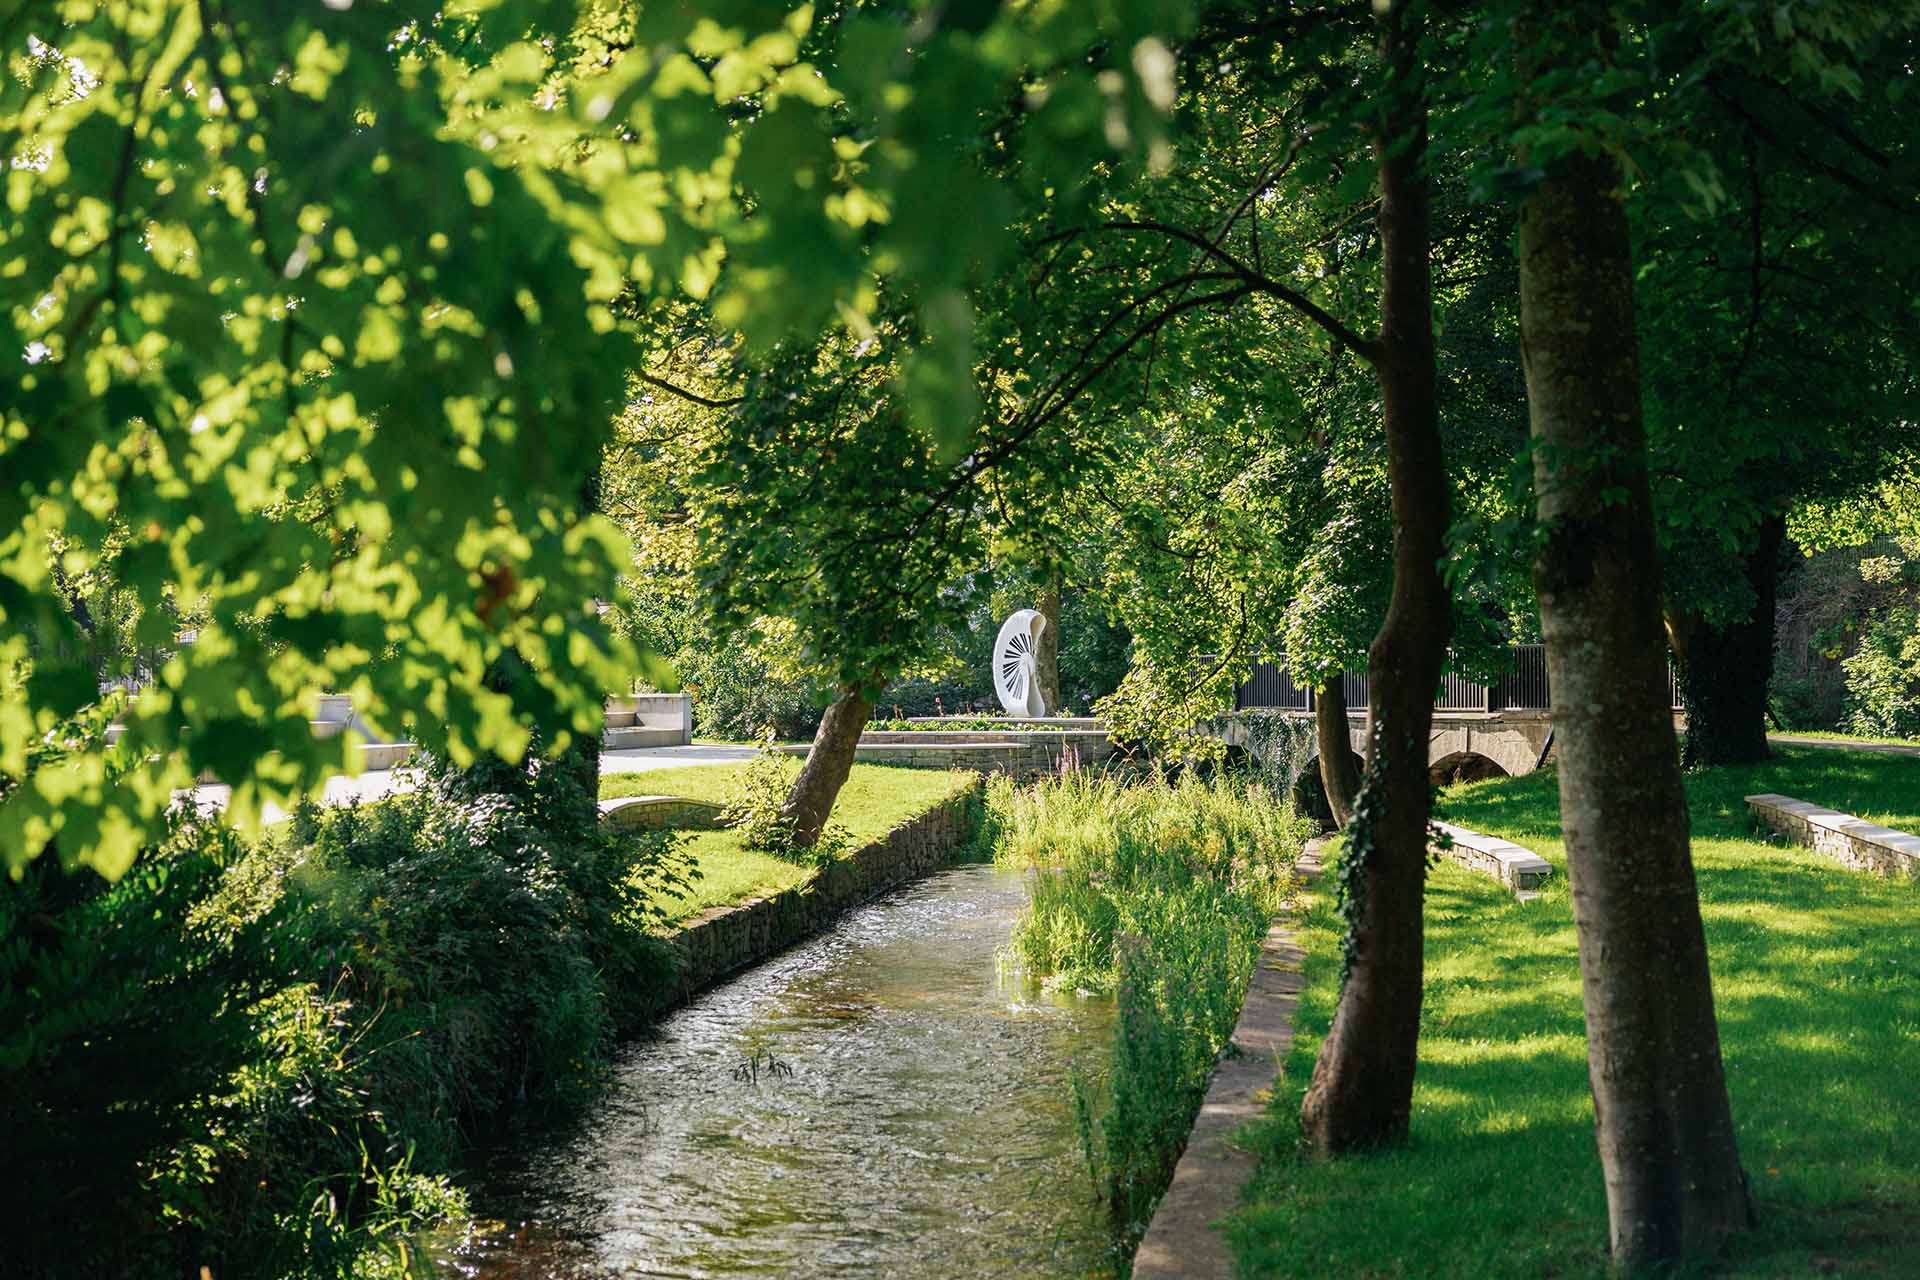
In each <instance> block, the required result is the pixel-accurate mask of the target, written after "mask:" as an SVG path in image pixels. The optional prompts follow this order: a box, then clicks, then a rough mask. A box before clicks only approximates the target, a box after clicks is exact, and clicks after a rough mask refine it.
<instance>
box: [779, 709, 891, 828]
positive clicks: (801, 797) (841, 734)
mask: <svg viewBox="0 0 1920 1280" xmlns="http://www.w3.org/2000/svg"><path fill="white" fill-rule="evenodd" d="M872 714H873V699H871V698H869V697H868V696H867V694H866V691H865V690H864V689H860V688H854V687H847V688H843V689H841V691H840V696H839V697H837V698H835V699H834V700H833V701H832V702H831V703H830V704H828V706H827V713H826V714H825V715H823V716H821V717H820V728H819V729H818V730H816V731H815V732H814V735H813V746H812V747H810V748H808V750H807V760H806V763H805V764H803V765H801V766H800V775H799V776H798V777H796V778H795V779H794V780H793V788H792V790H790V791H788V792H787V800H786V803H785V804H783V805H781V806H780V816H781V817H783V818H785V819H787V821H789V822H791V823H792V824H793V843H794V845H795V847H797V848H802V849H806V848H811V847H812V846H813V844H814V843H815V842H816V841H817V840H819V839H820V833H821V832H822V831H823V830H825V829H826V825H827V819H828V817H830V816H831V815H832V813H833V802H834V800H835V799H836V798H838V797H839V795H840V788H841V787H843V786H845V785H846V783H847V775H848V774H849V773H851V772H853V753H854V748H855V747H857V746H859V745H860V733H861V731H862V730H864V729H865V728H866V727H867V718H868V717H869V716H871V715H872Z"/></svg>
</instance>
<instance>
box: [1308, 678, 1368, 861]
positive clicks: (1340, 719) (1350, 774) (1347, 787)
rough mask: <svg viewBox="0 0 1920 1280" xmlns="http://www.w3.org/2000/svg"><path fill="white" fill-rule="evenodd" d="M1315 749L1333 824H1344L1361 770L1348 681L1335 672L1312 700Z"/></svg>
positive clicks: (1342, 825)
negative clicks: (1351, 727) (1355, 757)
mask: <svg viewBox="0 0 1920 1280" xmlns="http://www.w3.org/2000/svg"><path fill="white" fill-rule="evenodd" d="M1313 738H1314V743H1313V745H1314V749H1315V750H1317V751H1318V752H1319V753H1320V785H1321V787H1322V788H1323V789H1325V791H1326V793H1327V808H1328V809H1329V810H1331V811H1332V813H1333V825H1334V826H1336V827H1341V828H1344V827H1345V826H1346V825H1347V823H1348V821H1349V820H1350V819H1351V818H1352V817H1353V797H1354V793H1355V792H1357V791H1359V790H1360V773H1359V770H1357V769H1355V768H1354V767H1353V734H1352V732H1351V731H1350V730H1349V729H1348V727H1347V682H1346V678H1345V677H1344V676H1341V675H1338V674H1336V675H1335V676H1334V677H1333V678H1332V679H1330V680H1328V681H1327V682H1326V683H1325V684H1324V685H1322V686H1320V692H1319V693H1318V694H1317V695H1315V697H1314V700H1313Z"/></svg>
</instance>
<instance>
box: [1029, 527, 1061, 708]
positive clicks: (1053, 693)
mask: <svg viewBox="0 0 1920 1280" xmlns="http://www.w3.org/2000/svg"><path fill="white" fill-rule="evenodd" d="M1040 612H1041V613H1042V614H1043V615H1045V617H1046V619H1047V625H1046V626H1045V627H1044V628H1042V629H1041V632H1040V639H1039V640H1038V642H1036V643H1035V645H1034V650H1033V679H1034V683H1035V684H1036V685H1038V686H1039V689H1040V700H1041V701H1042V702H1044V703H1046V704H1047V714H1048V715H1050V716H1052V715H1059V714H1060V706H1061V698H1060V566H1059V565H1057V564H1053V563H1051V562H1050V563H1049V564H1048V565H1047V572H1046V576H1045V577H1044V578H1042V579H1041V585H1040Z"/></svg>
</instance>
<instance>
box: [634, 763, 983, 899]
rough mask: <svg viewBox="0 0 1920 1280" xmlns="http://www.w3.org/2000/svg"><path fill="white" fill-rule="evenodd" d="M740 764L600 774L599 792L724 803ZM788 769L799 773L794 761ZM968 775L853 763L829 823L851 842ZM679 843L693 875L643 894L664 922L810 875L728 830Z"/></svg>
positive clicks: (949, 790)
mask: <svg viewBox="0 0 1920 1280" xmlns="http://www.w3.org/2000/svg"><path fill="white" fill-rule="evenodd" d="M746 768H747V766H746V765H745V764H708V765H693V766H690V767H688V768H685V769H657V770H653V771H650V772H647V773H622V774H612V775H609V776H607V777H604V778H602V779H601V780H600V798H601V799H603V800H611V799H614V798H616V797H619V796H684V797H685V798H687V799H689V800H702V801H705V802H707V803H709V804H726V803H727V802H728V800H729V799H731V798H732V796H733V793H734V789H735V787H736V785H737V783H738V781H739V779H740V777H741V775H742V773H743V772H744V771H745V769H746ZM793 768H794V770H795V771H798V769H799V762H798V761H795V762H794V765H793ZM972 777H973V775H972V774H969V773H948V772H944V771H939V770H932V769H899V768H890V767H888V766H886V765H875V764H856V765H854V766H853V772H852V773H851V774H849V775H848V777H847V784H846V786H844V787H843V788H841V791H840V796H839V798H838V799H837V800H836V801H835V802H834V806H833V823H834V825H835V826H837V827H840V828H841V829H843V830H844V831H845V832H846V839H847V842H848V844H849V845H850V846H851V847H853V848H858V847H859V846H861V845H864V844H867V843H869V842H871V841H873V840H877V839H879V838H880V837H881V836H883V835H885V834H886V833H887V832H889V831H891V830H892V829H893V828H895V827H897V826H899V825H900V824H901V823H902V822H905V821H906V820H907V819H909V818H914V817H918V816H919V815H920V814H923V813H925V812H927V811H928V810H929V809H932V808H934V807H935V806H937V805H940V804H942V803H944V802H946V801H947V800H949V799H951V798H952V797H953V796H955V795H957V794H958V793H959V792H961V791H963V790H965V789H966V787H967V786H968V785H969V783H970V781H971V779H972ZM680 849H681V852H683V853H684V854H685V856H686V857H687V859H688V861H689V863H690V865H691V866H692V868H693V870H694V872H695V873H696V874H695V877H694V878H693V879H691V880H690V881H688V882H687V883H684V884H661V885H658V886H656V887H655V888H654V889H653V892H652V896H651V899H650V900H651V901H652V902H653V904H654V905H655V906H657V907H658V908H659V909H660V910H661V911H662V912H663V913H664V915H665V918H666V919H667V920H669V921H674V920H684V919H687V918H688V917H690V916H696V915H698V914H700V913H701V912H702V911H706V910H708V909H710V908H712V907H720V906H728V905H730V904H732V903H735V902H740V901H743V900H745V899H747V898H753V897H760V896H762V895H765V894H768V893H775V892H778V891H779V890H781V889H790V888H792V887H793V886H795V885H799V884H804V883H806V882H807V880H809V879H810V878H812V876H813V874H814V869H813V868H812V867H808V866H804V865H802V864H800V863H797V862H791V861H787V860H785V859H782V858H777V857H774V856H773V855H772V854H769V853H764V852H761V851H759V850H756V849H749V848H747V847H746V846H745V844H744V843H743V842H742V841H741V839H740V837H739V836H738V835H736V834H735V833H734V832H732V831H698V832H689V833H687V834H686V835H685V836H683V837H681V845H680Z"/></svg>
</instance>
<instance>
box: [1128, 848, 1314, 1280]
mask: <svg viewBox="0 0 1920 1280" xmlns="http://www.w3.org/2000/svg"><path fill="white" fill-rule="evenodd" d="M1327 844H1328V840H1327V838H1326V837H1318V838H1316V839H1313V840H1309V841H1307V847H1306V849H1305V851H1303V852H1302V853H1301V855H1300V863H1299V868H1300V876H1301V879H1302V880H1305V881H1311V880H1312V879H1313V877H1314V876H1315V875H1317V874H1318V873H1319V871H1320V854H1321V851H1322V850H1324V849H1325V848H1326V846H1327ZM1290 915H1291V912H1288V911H1283V912H1282V914H1281V918H1280V919H1278V920H1276V921H1275V922H1274V924H1273V927H1272V928H1271V929H1270V930H1268V932H1267V937H1266V941H1264V942H1262V943H1261V944H1260V961H1259V965H1258V967H1257V968H1255V969H1254V971H1253V979H1252V980H1251V981H1250V982H1249V983H1248V984H1247V1002H1246V1004H1245V1005H1243V1006H1242V1007H1241V1009H1240V1021H1239V1022H1237V1023H1236V1024H1234V1028H1233V1048H1234V1051H1235V1052H1234V1053H1233V1054H1232V1055H1231V1056H1229V1057H1228V1058H1227V1059H1226V1060H1225V1061H1223V1062H1221V1063H1220V1065H1219V1067H1218V1068H1216V1069H1215V1071H1214V1073H1213V1083H1212V1084H1210V1085H1208V1086H1207V1096H1206V1098H1205V1100H1203V1101H1202V1102H1201V1104H1200V1114H1199V1115H1198V1116H1196V1117H1194V1121H1193V1132H1192V1133H1190V1134H1188V1135H1187V1149H1186V1151H1184V1152H1183V1153H1182V1154H1181V1156H1180V1163H1179V1164H1178V1165H1176V1166H1175V1167H1174V1170H1173V1181H1172V1182H1171V1183H1169V1184H1168V1186H1167V1194H1166V1195H1164V1196H1162V1197H1161V1199H1160V1207H1159V1208H1157V1209H1155V1210H1154V1213H1153V1222H1152V1224H1151V1225H1150V1226H1149V1227H1148V1228H1147V1234H1146V1236H1145V1237H1144V1238H1143V1239H1142V1240H1141V1241H1140V1249H1139V1252H1137V1253H1136V1254H1134V1256H1133V1275H1134V1280H1216V1278H1217V1280H1230V1277H1232V1275H1233V1274H1234V1266H1233V1250H1232V1249H1231V1248H1230V1247H1229V1246H1228V1244H1227V1240H1226V1237H1225V1236H1224V1235H1223V1234H1222V1233H1221V1231H1220V1228H1219V1227H1218V1226H1217V1225H1216V1224H1217V1223H1219V1221H1220V1220H1221V1219H1222V1218H1224V1217H1226V1216H1227V1215H1228V1214H1230V1213H1232V1212H1233V1211H1234V1210H1235V1209H1237V1208H1239V1207H1240V1189H1241V1188H1242V1187H1244V1186H1245V1185H1246V1184H1247V1179H1248V1178H1250V1177H1252V1176H1253V1170H1254V1165H1255V1163H1256V1161H1255V1159H1254V1157H1253V1155H1252V1154H1251V1153H1249V1152H1247V1151H1243V1150H1241V1149H1239V1148H1237V1147H1235V1146H1233V1145H1232V1139H1233V1135H1234V1133H1235V1131H1237V1130H1238V1129H1239V1128H1240V1127H1241V1126H1242V1125H1244V1124H1246V1123H1247V1122H1248V1121H1250V1120H1257V1119H1259V1118H1260V1116H1262V1115H1264V1114H1265V1113H1266V1109H1267V1102H1268V1100H1269V1099H1270V1098H1271V1097H1272V1095H1273V1086H1274V1082H1275V1076H1276V1074H1277V1073H1278V1072H1279V1071H1280V1069H1281V1068H1282V1067H1283V1066H1284V1065H1285V1064H1286V1060H1287V1054H1288V1053H1290V1052H1292V1050H1293V1011H1294V1009H1295V1008H1296V1007H1297V1006H1298V1005H1299V1003H1300V988H1301V986H1302V985H1303V984H1304V979H1303V978H1302V977H1301V974H1300V964H1301V961H1302V960H1303V959H1305V954H1304V953H1303V952H1302V951H1301V950H1300V944H1299V943H1298V941H1297V940H1296V939H1295V937H1294V930H1293V927H1292V921H1291V920H1290V919H1289V918H1288V917H1289V916H1290Z"/></svg>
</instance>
